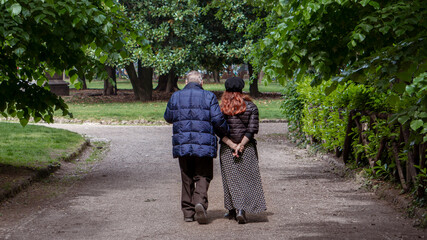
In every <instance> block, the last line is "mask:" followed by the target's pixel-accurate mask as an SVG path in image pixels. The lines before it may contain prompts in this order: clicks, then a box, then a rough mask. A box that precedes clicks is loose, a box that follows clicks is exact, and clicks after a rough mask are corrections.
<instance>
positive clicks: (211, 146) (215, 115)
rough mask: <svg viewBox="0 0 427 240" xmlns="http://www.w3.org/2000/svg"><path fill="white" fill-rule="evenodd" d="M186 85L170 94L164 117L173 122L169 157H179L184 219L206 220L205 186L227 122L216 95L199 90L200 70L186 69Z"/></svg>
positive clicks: (200, 222)
mask: <svg viewBox="0 0 427 240" xmlns="http://www.w3.org/2000/svg"><path fill="white" fill-rule="evenodd" d="M185 83H186V86H185V87H184V89H182V90H181V91H177V92H175V93H174V94H173V95H172V97H171V98H170V100H169V102H168V105H167V107H166V111H165V114H164V118H165V120H166V121H167V122H168V123H173V137H172V145H173V151H172V152H173V157H174V158H178V159H179V166H180V168H181V179H182V195H181V208H182V212H183V213H184V221H186V222H192V221H194V219H195V220H197V222H198V223H199V224H206V223H207V222H208V219H207V214H206V209H207V208H208V195H207V192H208V188H209V183H210V181H211V180H212V178H213V158H215V157H216V156H217V143H218V139H217V137H216V136H215V134H216V135H218V136H219V137H220V138H223V137H224V136H226V135H227V134H228V125H227V122H226V121H225V119H224V117H223V114H222V113H221V110H220V107H219V105H218V100H217V98H216V96H215V95H214V94H213V93H212V92H209V91H205V90H203V88H202V86H203V79H202V75H201V73H199V72H197V71H191V72H190V73H188V75H187V77H186V80H185Z"/></svg>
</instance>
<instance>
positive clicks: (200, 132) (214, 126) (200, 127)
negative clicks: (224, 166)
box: [164, 82, 228, 158]
mask: <svg viewBox="0 0 427 240" xmlns="http://www.w3.org/2000/svg"><path fill="white" fill-rule="evenodd" d="M164 118H165V120H166V121H167V122H168V123H173V136H172V145H173V150H172V153H173V157H174V158H176V157H184V156H194V157H212V158H215V157H216V156H217V146H218V139H217V137H216V136H215V134H216V135H218V136H219V137H220V138H222V137H224V136H226V135H228V125H227V122H226V121H225V119H224V116H223V114H222V112H221V110H220V107H219V105H218V100H217V98H216V96H215V95H214V94H213V93H212V92H209V91H205V90H203V88H202V87H201V86H200V85H199V84H197V83H193V82H190V83H188V84H187V85H186V86H185V87H184V89H182V90H181V91H177V92H175V93H174V94H172V96H171V98H170V99H169V102H168V104H167V107H166V111H165V114H164Z"/></svg>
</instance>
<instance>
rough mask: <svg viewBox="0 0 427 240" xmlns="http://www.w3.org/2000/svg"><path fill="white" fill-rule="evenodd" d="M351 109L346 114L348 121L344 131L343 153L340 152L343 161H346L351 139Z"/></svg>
mask: <svg viewBox="0 0 427 240" xmlns="http://www.w3.org/2000/svg"><path fill="white" fill-rule="evenodd" d="M353 123H354V121H353V111H350V113H349V114H348V123H347V130H346V132H345V139H344V146H343V153H342V159H343V162H344V163H347V162H348V160H349V157H350V153H351V139H352V135H353V134H352V131H351V130H352V129H353Z"/></svg>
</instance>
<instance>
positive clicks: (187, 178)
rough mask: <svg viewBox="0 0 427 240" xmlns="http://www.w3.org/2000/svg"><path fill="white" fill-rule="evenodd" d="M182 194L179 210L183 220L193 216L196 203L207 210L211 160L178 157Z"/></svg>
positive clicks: (211, 172) (207, 158) (211, 167)
mask: <svg viewBox="0 0 427 240" xmlns="http://www.w3.org/2000/svg"><path fill="white" fill-rule="evenodd" d="M179 167H180V168H181V178H182V194H181V208H182V212H183V213H184V217H185V218H191V217H193V216H194V213H195V212H194V206H195V205H196V204H198V203H200V204H202V205H203V207H204V208H205V209H208V188H209V183H210V182H211V180H212V178H213V158H210V157H180V158H179Z"/></svg>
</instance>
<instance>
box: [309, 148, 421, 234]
mask: <svg viewBox="0 0 427 240" xmlns="http://www.w3.org/2000/svg"><path fill="white" fill-rule="evenodd" d="M316 155H318V156H319V157H320V158H321V159H322V160H323V161H326V162H327V163H328V164H329V165H331V166H333V167H334V171H335V173H336V174H338V175H340V176H341V177H347V178H349V179H351V180H353V181H356V182H359V183H360V182H371V183H370V184H367V185H365V186H366V188H365V189H367V190H368V191H370V192H373V193H374V194H375V195H376V196H377V197H378V198H379V199H382V200H385V201H386V202H388V203H390V204H391V205H392V206H393V208H395V209H397V210H399V211H402V212H404V213H405V214H406V216H407V217H409V218H412V219H414V226H416V227H421V228H427V210H426V209H424V208H420V207H417V206H415V205H414V203H413V198H412V197H410V196H409V195H407V194H401V192H400V191H399V190H398V189H396V188H395V187H396V186H395V185H393V184H392V183H388V182H384V181H379V180H378V181H377V180H371V179H368V178H366V177H365V176H363V175H362V174H360V173H357V171H355V170H354V169H351V168H349V167H347V166H346V165H345V164H344V162H343V161H342V159H341V158H337V157H336V156H334V155H333V154H325V153H318V154H316ZM361 185H363V184H362V183H361ZM374 186H375V187H374ZM361 187H362V186H361Z"/></svg>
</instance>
